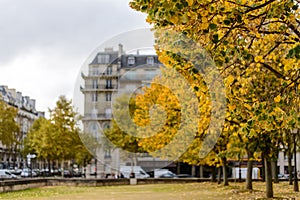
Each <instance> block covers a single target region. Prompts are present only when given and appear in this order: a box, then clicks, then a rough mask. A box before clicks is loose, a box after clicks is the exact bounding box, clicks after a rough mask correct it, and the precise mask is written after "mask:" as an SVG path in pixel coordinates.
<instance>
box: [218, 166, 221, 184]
mask: <svg viewBox="0 0 300 200" xmlns="http://www.w3.org/2000/svg"><path fill="white" fill-rule="evenodd" d="M221 175H222V174H221V167H218V184H221Z"/></svg>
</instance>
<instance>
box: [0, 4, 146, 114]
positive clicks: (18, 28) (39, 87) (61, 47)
mask: <svg viewBox="0 0 300 200" xmlns="http://www.w3.org/2000/svg"><path fill="white" fill-rule="evenodd" d="M128 3H129V0H68V1H61V0H0V85H7V86H8V87H9V88H15V89H16V90H17V91H20V92H22V94H23V95H24V96H30V97H31V98H33V99H36V107H37V109H38V110H40V111H47V110H48V109H47V108H49V107H50V108H53V107H54V106H55V101H56V100H57V98H58V97H59V95H66V96H67V97H69V98H72V97H73V90H74V86H75V82H76V77H77V75H78V73H79V71H80V68H81V66H82V65H83V63H84V62H85V60H86V59H87V58H88V57H89V55H90V54H91V52H92V51H93V50H95V49H96V48H97V47H98V46H99V45H100V44H102V43H103V42H104V41H106V40H108V39H110V38H111V37H112V36H115V35H118V34H119V33H122V32H126V31H130V30H134V29H137V28H148V27H149V25H148V24H147V23H146V22H145V18H146V16H145V15H144V14H141V13H139V12H136V11H134V10H132V9H130V7H129V6H128Z"/></svg>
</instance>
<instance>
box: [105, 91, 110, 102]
mask: <svg viewBox="0 0 300 200" xmlns="http://www.w3.org/2000/svg"><path fill="white" fill-rule="evenodd" d="M106 101H111V93H110V92H107V93H106Z"/></svg>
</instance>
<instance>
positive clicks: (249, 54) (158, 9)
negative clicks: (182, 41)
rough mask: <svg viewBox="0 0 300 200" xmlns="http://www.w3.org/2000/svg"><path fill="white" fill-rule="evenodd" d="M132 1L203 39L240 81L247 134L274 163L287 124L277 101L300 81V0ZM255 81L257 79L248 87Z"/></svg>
mask: <svg viewBox="0 0 300 200" xmlns="http://www.w3.org/2000/svg"><path fill="white" fill-rule="evenodd" d="M130 5H131V7H132V8H134V9H136V10H140V11H142V12H146V13H147V14H148V17H147V21H148V22H149V23H152V24H154V28H155V29H156V30H161V29H172V30H175V31H178V32H180V33H183V34H185V35H186V36H187V37H189V38H191V39H193V40H194V41H196V42H197V43H198V44H200V45H202V46H203V47H204V48H205V49H206V50H207V51H208V52H209V54H210V55H211V56H212V57H213V59H214V61H215V62H216V64H217V67H218V68H219V70H220V71H221V72H222V75H223V77H224V78H225V80H233V81H234V82H232V84H231V85H229V86H227V90H228V92H227V98H228V101H229V103H231V102H232V103H234V100H238V101H239V103H238V104H237V107H236V109H235V110H234V112H236V113H239V112H240V110H241V107H240V105H241V106H243V107H245V108H246V109H247V110H248V111H249V118H244V119H243V120H241V121H240V120H238V121H237V122H238V123H239V125H240V126H241V127H244V129H243V130H247V131H243V132H244V134H243V135H245V136H247V137H248V136H249V137H253V136H254V137H258V138H259V141H260V144H259V146H260V149H261V150H262V151H263V152H266V157H265V162H266V167H267V169H270V160H271V159H272V158H273V157H274V156H276V155H275V154H276V152H277V145H278V142H279V141H280V140H281V138H280V135H281V133H280V130H281V129H282V125H279V126H276V125H275V124H274V123H277V122H279V121H282V119H281V118H282V116H281V115H282V113H281V110H283V109H280V106H279V107H278V105H277V104H276V101H278V100H279V98H281V97H283V96H284V95H285V93H286V92H287V90H286V88H288V87H289V86H290V85H292V84H295V85H297V86H298V85H299V79H300V78H299V57H300V56H299V53H300V50H299V49H300V48H299V46H300V45H299V39H300V32H299V30H298V26H299V24H300V20H299V10H298V3H297V2H296V1H294V0H281V1H276V0H262V1H259V2H258V1H254V0H250V1H249V0H247V1H246V0H242V1H240V0H233V1H232V0H223V1H213V0H200V1H198V0H197V1H196V0H178V1H176V0H175V1H169V0H153V1H149V0H134V1H132V2H131V4H130ZM249 83H250V84H252V85H250V87H248V88H247V87H246V86H247V84H249ZM261 84H262V85H261ZM294 94H295V95H298V93H294ZM242 110H244V109H242ZM236 116H238V115H236ZM248 125H249V126H248ZM250 127H251V128H250ZM249 128H250V129H249ZM273 150H275V151H273ZM267 171H268V172H269V173H267V184H266V190H267V192H266V196H267V197H272V196H273V191H272V182H271V181H272V180H271V179H270V170H267Z"/></svg>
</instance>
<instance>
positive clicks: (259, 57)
mask: <svg viewBox="0 0 300 200" xmlns="http://www.w3.org/2000/svg"><path fill="white" fill-rule="evenodd" d="M254 61H255V62H263V61H264V59H263V57H262V56H256V57H255V58H254Z"/></svg>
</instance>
